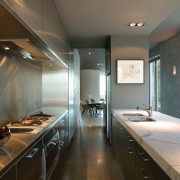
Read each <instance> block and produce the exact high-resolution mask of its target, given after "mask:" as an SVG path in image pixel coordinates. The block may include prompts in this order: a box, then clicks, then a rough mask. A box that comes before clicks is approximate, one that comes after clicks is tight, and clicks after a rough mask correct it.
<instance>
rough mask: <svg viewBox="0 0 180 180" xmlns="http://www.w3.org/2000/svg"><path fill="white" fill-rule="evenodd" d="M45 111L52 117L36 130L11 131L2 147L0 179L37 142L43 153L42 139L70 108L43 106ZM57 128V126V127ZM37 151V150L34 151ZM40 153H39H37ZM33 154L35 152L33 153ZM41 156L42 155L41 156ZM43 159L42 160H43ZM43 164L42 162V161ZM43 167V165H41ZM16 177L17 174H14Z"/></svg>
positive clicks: (0, 149)
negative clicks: (27, 131) (24, 131)
mask: <svg viewBox="0 0 180 180" xmlns="http://www.w3.org/2000/svg"><path fill="white" fill-rule="evenodd" d="M42 111H43V113H46V114H51V115H52V119H51V120H50V121H49V122H47V123H44V124H42V126H40V127H37V128H36V129H35V130H33V131H32V132H29V133H11V135H10V137H9V139H8V141H7V142H5V143H4V144H3V145H2V146H1V147H0V158H1V160H0V179H1V176H2V175H3V174H4V173H6V171H8V170H9V169H11V167H13V166H16V164H17V163H18V162H19V161H20V159H21V158H22V157H23V156H24V155H26V154H27V152H28V151H29V150H30V149H31V148H34V146H35V145H36V144H38V143H39V144H40V145H39V147H38V148H35V149H37V150H38V151H39V152H41V153H40V156H41V154H42V144H43V142H42V139H43V137H44V136H46V134H47V135H49V134H48V133H49V132H50V130H51V129H52V128H54V127H55V125H56V124H57V123H58V122H59V121H61V119H62V117H64V116H65V115H66V114H67V112H68V110H67V109H65V108H57V107H55V108H54V107H53V108H49V107H48V108H43V109H42ZM55 128H56V127H55ZM33 153H35V152H33ZM37 154H38V153H37ZM30 155H31V154H30ZM32 155H33V154H32ZM40 158H41V157H40ZM41 161H42V160H40V162H41ZM40 166H41V163H40ZM40 169H41V167H40ZM14 179H16V178H15V175H14Z"/></svg>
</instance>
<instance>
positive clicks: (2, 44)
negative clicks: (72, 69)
mask: <svg viewBox="0 0 180 180" xmlns="http://www.w3.org/2000/svg"><path fill="white" fill-rule="evenodd" d="M0 24H1V28H0V49H1V50H4V49H5V48H6V47H8V48H9V49H8V51H9V52H11V53H13V54H14V55H17V56H19V57H21V58H24V59H25V60H26V61H28V62H30V63H33V64H36V65H40V66H43V67H51V68H52V67H54V68H67V65H66V64H65V63H64V62H63V61H62V59H61V58H60V57H59V56H58V55H57V54H56V53H54V51H53V50H52V49H51V48H49V47H48V46H47V45H46V44H45V43H44V42H43V41H42V40H41V39H40V38H39V37H38V36H37V34H35V33H34V32H33V31H32V30H31V29H30V28H29V27H28V26H27V25H26V24H25V23H24V22H23V21H22V19H21V18H20V17H19V16H18V15H17V14H16V13H15V12H14V11H13V10H12V9H11V8H10V7H8V6H7V5H6V4H5V3H3V2H0Z"/></svg>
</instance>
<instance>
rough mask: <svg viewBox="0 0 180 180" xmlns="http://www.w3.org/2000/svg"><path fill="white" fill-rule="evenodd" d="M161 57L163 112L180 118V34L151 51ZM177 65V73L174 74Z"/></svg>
mask: <svg viewBox="0 0 180 180" xmlns="http://www.w3.org/2000/svg"><path fill="white" fill-rule="evenodd" d="M158 53H159V54H160V59H161V112H162V113H165V114H168V115H171V116H174V117H178V118H180V34H178V35H176V36H174V37H173V38H171V39H170V40H168V41H166V42H164V43H163V44H161V45H159V46H158V47H156V48H154V49H153V50H151V51H150V54H151V57H152V56H153V55H156V54H158ZM173 65H176V69H177V75H176V76H173V75H172V71H171V69H172V66H173Z"/></svg>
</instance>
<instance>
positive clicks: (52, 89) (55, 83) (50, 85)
mask: <svg viewBox="0 0 180 180" xmlns="http://www.w3.org/2000/svg"><path fill="white" fill-rule="evenodd" d="M42 106H43V107H61V108H65V109H68V69H53V70H48V69H43V73H42Z"/></svg>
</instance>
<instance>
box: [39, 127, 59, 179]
mask: <svg viewBox="0 0 180 180" xmlns="http://www.w3.org/2000/svg"><path fill="white" fill-rule="evenodd" d="M43 144H44V148H43V158H42V165H43V180H48V179H49V178H50V177H51V174H52V172H53V170H54V168H55V166H56V164H57V162H58V159H59V152H60V143H59V132H58V131H57V130H56V129H55V128H53V129H51V130H50V131H49V132H48V133H47V134H46V135H45V136H44V137H43Z"/></svg>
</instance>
